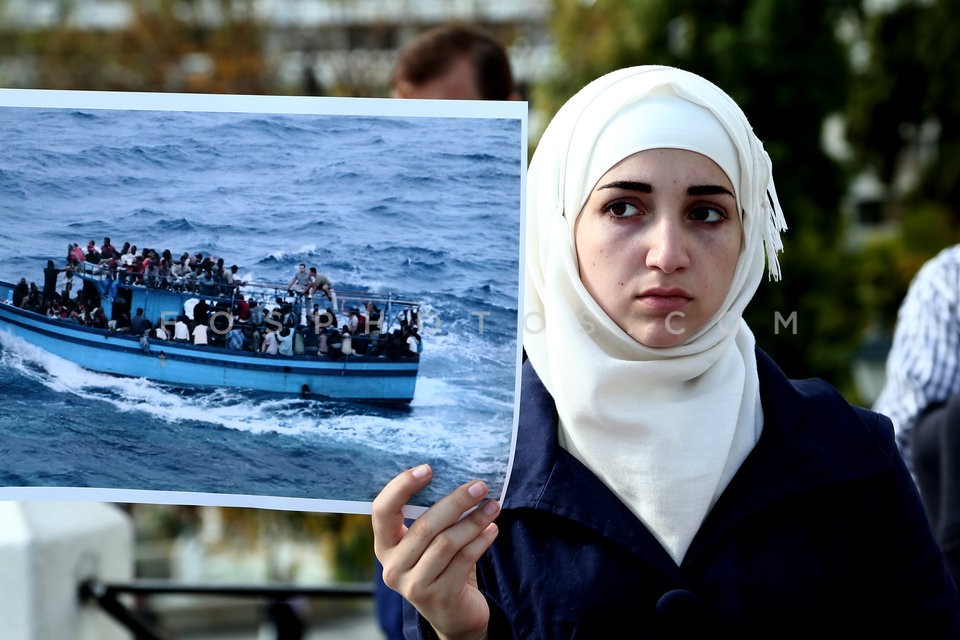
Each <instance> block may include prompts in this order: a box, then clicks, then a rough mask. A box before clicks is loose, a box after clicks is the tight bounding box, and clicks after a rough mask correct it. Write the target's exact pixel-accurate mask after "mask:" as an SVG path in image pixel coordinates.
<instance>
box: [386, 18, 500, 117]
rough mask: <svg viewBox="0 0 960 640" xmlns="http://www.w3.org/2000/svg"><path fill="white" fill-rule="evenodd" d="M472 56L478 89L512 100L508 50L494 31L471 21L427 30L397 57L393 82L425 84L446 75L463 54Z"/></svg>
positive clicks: (494, 97)
mask: <svg viewBox="0 0 960 640" xmlns="http://www.w3.org/2000/svg"><path fill="white" fill-rule="evenodd" d="M461 56H466V57H468V58H469V60H470V62H471V64H472V65H473V69H474V72H475V75H476V81H477V91H478V93H479V94H480V96H481V97H482V98H483V99H484V100H508V99H510V97H511V95H512V94H513V92H514V86H513V74H512V73H511V71H510V60H509V59H508V58H507V52H506V50H505V49H504V47H503V45H502V44H500V43H499V42H498V41H497V40H496V39H495V38H494V37H493V36H492V35H491V34H489V33H488V32H486V31H484V30H483V29H480V28H478V27H474V26H471V25H466V24H460V23H451V24H446V25H440V26H438V27H433V28H432V29H428V30H427V31H424V32H423V33H421V34H420V35H418V36H417V37H415V38H414V39H413V40H411V41H410V42H409V43H408V44H407V45H406V46H405V47H404V48H403V49H402V50H401V51H400V54H399V56H398V57H397V61H396V64H395V65H394V68H393V73H392V74H391V75H390V82H391V84H392V85H393V86H394V87H396V86H397V85H398V84H400V83H401V82H409V83H410V84H412V85H414V86H418V85H422V84H424V83H426V82H428V81H430V80H432V79H433V78H436V77H437V76H440V75H443V74H444V73H445V72H446V71H447V70H448V69H449V68H450V66H451V64H452V63H453V62H454V61H456V60H457V59H458V58H459V57H461Z"/></svg>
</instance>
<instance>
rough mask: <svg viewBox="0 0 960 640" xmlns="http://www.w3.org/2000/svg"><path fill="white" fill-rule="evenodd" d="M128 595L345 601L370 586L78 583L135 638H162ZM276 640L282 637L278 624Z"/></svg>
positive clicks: (368, 593) (85, 597) (85, 596)
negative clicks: (128, 600)
mask: <svg viewBox="0 0 960 640" xmlns="http://www.w3.org/2000/svg"><path fill="white" fill-rule="evenodd" d="M123 594H127V595H134V596H136V595H142V596H155V595H173V594H178V595H198V596H226V597H242V598H262V599H263V600H265V601H267V602H271V603H276V602H283V601H285V600H289V599H291V598H297V597H299V598H304V597H305V598H325V599H331V600H347V599H356V598H370V597H372V596H373V585H372V584H368V583H362V584H355V585H338V586H335V587H302V586H298V585H289V586H269V587H267V586H241V585H237V586H229V585H188V584H176V583H171V582H166V581H160V580H137V581H135V582H129V583H107V582H101V581H99V580H87V581H84V582H82V583H80V586H79V593H78V596H79V598H80V601H81V602H83V603H90V602H93V603H96V604H97V605H99V606H100V608H101V609H103V610H104V612H106V613H107V614H109V615H110V616H111V617H112V618H113V619H114V620H116V621H117V622H118V623H119V624H121V625H122V626H123V627H124V628H126V629H127V630H128V631H131V632H132V633H133V634H134V637H135V638H136V639H137V640H164V638H163V637H162V636H161V635H159V634H158V632H157V631H156V630H155V629H154V628H152V627H151V626H150V624H149V623H148V622H147V621H145V620H144V619H143V618H142V617H141V616H140V615H138V614H137V612H136V611H133V610H131V609H130V608H129V607H128V606H127V605H126V604H125V603H124V602H123V601H122V600H121V599H120V597H119V596H121V595H123ZM277 639H278V640H282V639H283V635H282V632H280V630H279V625H278V635H277Z"/></svg>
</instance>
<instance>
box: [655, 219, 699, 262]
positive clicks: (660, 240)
mask: <svg viewBox="0 0 960 640" xmlns="http://www.w3.org/2000/svg"><path fill="white" fill-rule="evenodd" d="M647 241H648V242H649V246H648V247H647V267H649V268H651V269H659V270H660V271H663V272H664V273H673V272H674V271H677V270H678V269H684V268H686V267H688V266H689V265H690V252H689V248H688V246H687V239H686V237H685V235H684V229H683V225H682V224H681V223H680V222H678V221H675V220H672V219H668V218H666V217H662V218H661V219H660V220H657V221H656V223H655V224H654V225H653V228H652V229H651V230H650V234H649V236H648V238H647Z"/></svg>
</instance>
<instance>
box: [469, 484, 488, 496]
mask: <svg viewBox="0 0 960 640" xmlns="http://www.w3.org/2000/svg"><path fill="white" fill-rule="evenodd" d="M467 493H469V494H470V495H471V496H473V497H474V498H480V497H482V496H484V495H486V493H487V485H485V484H483V483H482V482H474V483H473V484H472V485H470V486H469V487H467Z"/></svg>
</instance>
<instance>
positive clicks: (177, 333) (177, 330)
mask: <svg viewBox="0 0 960 640" xmlns="http://www.w3.org/2000/svg"><path fill="white" fill-rule="evenodd" d="M173 339H174V340H175V341H177V342H190V326H189V325H187V316H185V315H182V314H181V315H179V316H177V323H176V324H175V325H173Z"/></svg>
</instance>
